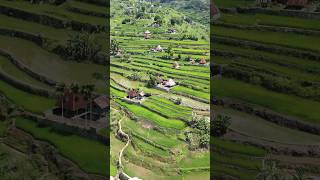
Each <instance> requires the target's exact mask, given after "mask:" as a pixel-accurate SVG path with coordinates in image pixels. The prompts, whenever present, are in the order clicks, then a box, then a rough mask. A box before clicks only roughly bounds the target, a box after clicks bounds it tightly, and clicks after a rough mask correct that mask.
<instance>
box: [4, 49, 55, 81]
mask: <svg viewBox="0 0 320 180" xmlns="http://www.w3.org/2000/svg"><path fill="white" fill-rule="evenodd" d="M0 55H2V56H4V57H6V58H8V59H9V60H10V61H11V62H12V63H13V64H15V65H16V66H17V67H18V68H19V69H20V70H21V71H23V72H25V73H27V74H28V75H30V76H31V77H33V78H34V79H37V80H39V81H41V82H43V83H46V84H48V85H50V86H54V85H56V83H57V82H55V81H53V80H51V79H49V78H47V77H46V76H44V75H41V74H38V73H36V72H34V71H33V70H31V69H30V68H29V67H27V66H26V65H24V64H23V63H22V62H21V61H20V60H19V59H17V58H16V57H14V56H12V55H11V54H10V53H8V52H7V51H5V50H3V49H0Z"/></svg>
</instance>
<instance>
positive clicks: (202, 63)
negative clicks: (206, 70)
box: [199, 58, 207, 65]
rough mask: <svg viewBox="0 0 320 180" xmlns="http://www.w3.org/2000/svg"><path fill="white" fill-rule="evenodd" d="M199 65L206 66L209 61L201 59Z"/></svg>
mask: <svg viewBox="0 0 320 180" xmlns="http://www.w3.org/2000/svg"><path fill="white" fill-rule="evenodd" d="M199 64H200V65H206V64H207V61H206V60H205V59H204V58H201V59H200V61H199Z"/></svg>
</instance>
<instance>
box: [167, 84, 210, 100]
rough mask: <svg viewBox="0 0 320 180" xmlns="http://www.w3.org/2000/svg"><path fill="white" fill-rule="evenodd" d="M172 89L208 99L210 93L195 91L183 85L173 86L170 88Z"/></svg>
mask: <svg viewBox="0 0 320 180" xmlns="http://www.w3.org/2000/svg"><path fill="white" fill-rule="evenodd" d="M171 90H172V91H176V92H180V93H184V94H189V95H192V96H195V97H199V98H201V99H205V100H209V99H210V94H209V93H204V92H201V91H196V90H193V89H190V88H186V87H183V86H175V87H173V88H172V89H171Z"/></svg>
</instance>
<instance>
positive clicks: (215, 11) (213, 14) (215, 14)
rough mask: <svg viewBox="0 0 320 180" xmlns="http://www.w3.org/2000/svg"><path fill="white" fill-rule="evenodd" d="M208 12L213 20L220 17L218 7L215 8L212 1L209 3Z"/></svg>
mask: <svg viewBox="0 0 320 180" xmlns="http://www.w3.org/2000/svg"><path fill="white" fill-rule="evenodd" d="M210 14H211V18H212V19H213V20H216V19H218V18H219V17H220V12H219V9H218V8H217V6H216V5H214V3H211V4H210Z"/></svg>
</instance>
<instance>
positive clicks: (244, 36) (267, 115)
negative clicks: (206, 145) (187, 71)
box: [211, 0, 320, 179]
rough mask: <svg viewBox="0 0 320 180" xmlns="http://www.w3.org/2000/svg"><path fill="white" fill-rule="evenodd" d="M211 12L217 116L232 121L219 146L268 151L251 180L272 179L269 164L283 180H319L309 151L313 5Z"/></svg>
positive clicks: (314, 138) (246, 1) (234, 6)
mask: <svg viewBox="0 0 320 180" xmlns="http://www.w3.org/2000/svg"><path fill="white" fill-rule="evenodd" d="M215 4H216V5H217V6H219V7H220V10H221V11H220V12H221V17H220V18H219V19H218V20H216V21H214V22H212V25H211V28H212V31H211V33H212V34H211V40H212V42H214V43H213V44H212V50H213V56H212V63H213V67H214V72H213V74H214V75H215V77H216V78H215V77H214V79H213V81H212V87H211V88H212V89H213V92H214V94H213V95H214V96H215V99H216V101H215V104H216V110H217V111H216V112H217V113H221V114H225V115H228V116H229V117H231V118H232V120H231V125H230V127H229V131H228V133H227V134H225V135H224V136H223V137H220V138H219V139H224V140H226V141H229V142H230V143H231V142H237V143H243V144H251V145H254V146H256V147H259V148H263V149H265V150H266V156H265V157H264V158H263V160H264V162H266V164H265V166H266V167H265V168H266V169H265V171H260V172H259V171H258V172H256V173H255V176H257V175H260V176H262V174H263V173H265V176H269V177H270V174H268V173H270V172H268V170H267V168H268V167H269V166H272V164H273V163H274V164H275V167H276V168H277V169H278V175H279V176H282V177H286V178H291V177H292V175H294V174H298V173H301V174H303V177H310V178H311V179H313V178H315V177H319V174H320V171H319V169H318V168H316V167H318V166H319V161H318V160H319V157H320V156H319V155H320V152H319V151H313V150H311V149H314V148H319V145H320V144H319V142H320V141H319V140H320V139H319V138H320V136H319V134H320V128H319V127H320V126H319V123H320V118H319V117H320V114H319V111H318V110H317V109H319V107H320V102H319V95H320V88H319V83H320V81H319V80H320V79H319V77H320V76H319V71H318V69H319V65H320V64H319V58H320V57H319V52H320V51H319V50H320V49H319V47H320V46H319V42H320V41H319V38H320V31H319V30H320V29H319V27H318V24H319V21H320V19H319V16H318V15H319V14H317V12H311V10H310V8H309V7H310V6H312V5H313V4H312V3H310V4H307V5H306V7H301V8H296V9H295V10H292V9H288V8H287V7H286V5H285V4H275V3H270V4H268V6H266V7H265V8H261V6H260V4H258V3H256V1H253V0H223V1H220V0H217V1H215ZM250 8H255V9H254V10H252V9H251V10H250ZM297 9H298V10H297ZM301 14H304V16H301ZM307 16H309V17H310V18H307ZM221 102H222V103H221ZM311 151H313V153H310V152H311ZM298 154H299V155H298ZM253 158H255V157H253ZM311 158H313V160H310V159H311ZM260 164H262V161H260ZM268 164H269V165H268ZM292 164H295V165H294V166H293V165H292ZM247 165H248V164H247ZM223 166H228V167H229V166H233V167H234V169H233V171H231V170H230V171H229V172H226V171H222V170H219V169H218V170H215V172H214V173H215V174H221V173H226V174H228V175H230V176H232V177H235V178H237V179H248V178H245V177H243V174H244V172H246V171H238V170H237V167H241V168H242V167H243V164H241V163H239V162H235V161H234V162H231V161H230V162H228V163H226V164H224V165H223ZM246 169H248V171H247V172H246V173H245V174H251V171H249V168H246ZM250 179H251V178H250Z"/></svg>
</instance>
